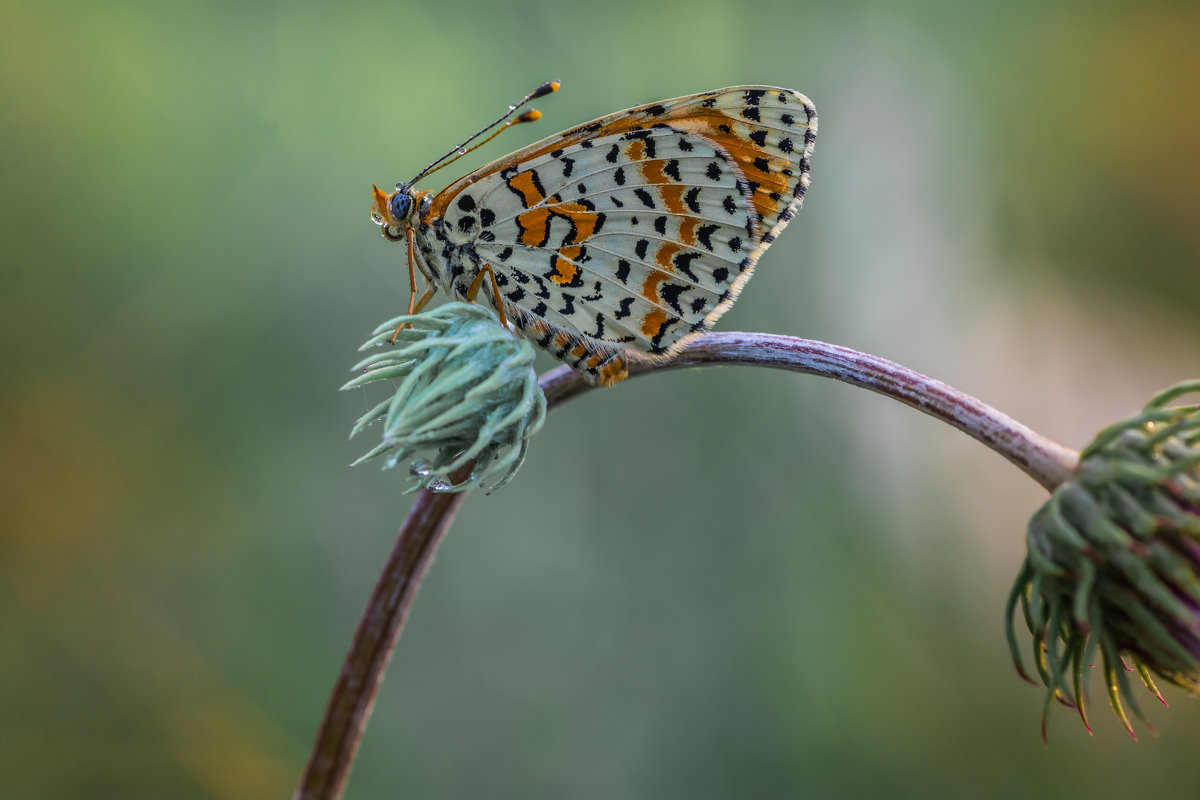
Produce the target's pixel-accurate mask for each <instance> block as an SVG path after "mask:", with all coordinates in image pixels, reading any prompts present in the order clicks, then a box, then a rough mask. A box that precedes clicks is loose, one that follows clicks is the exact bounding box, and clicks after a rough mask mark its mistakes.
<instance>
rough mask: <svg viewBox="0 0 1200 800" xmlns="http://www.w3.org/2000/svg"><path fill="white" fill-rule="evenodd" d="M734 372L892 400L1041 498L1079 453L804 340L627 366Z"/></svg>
mask: <svg viewBox="0 0 1200 800" xmlns="http://www.w3.org/2000/svg"><path fill="white" fill-rule="evenodd" d="M734 365H741V366H750V367H770V368H772V369H784V370H789V371H791V372H804V373H807V374H809V375H820V376H822V377H825V378H832V379H834V380H836V381H841V382H842V383H849V384H851V385H853V386H860V387H862V388H864V389H870V390H871V391H873V392H876V393H878V394H882V395H885V396H887V397H890V398H892V399H893V400H898V401H900V402H901V403H904V404H905V405H906V406H910V407H912V408H915V409H916V410H918V411H922V412H924V413H926V414H928V415H929V416H931V417H935V418H936V419H940V420H942V421H943V422H946V423H949V424H950V425H952V426H953V427H955V428H958V429H959V430H960V431H962V432H963V433H965V434H967V435H968V436H970V437H972V438H973V439H975V440H977V441H979V442H982V443H983V444H985V445H987V446H988V447H989V448H991V449H992V450H994V451H996V452H997V453H999V454H1000V455H1002V456H1004V457H1005V458H1007V459H1008V460H1009V461H1011V462H1012V463H1014V464H1016V465H1017V466H1018V467H1020V468H1021V470H1022V471H1023V472H1024V473H1025V474H1026V475H1028V476H1029V477H1031V478H1033V479H1034V480H1035V481H1037V482H1038V483H1039V484H1041V485H1042V486H1043V487H1044V488H1046V489H1047V490H1049V491H1053V490H1054V489H1055V487H1057V486H1058V485H1059V484H1061V483H1062V482H1063V481H1065V480H1067V479H1068V478H1069V477H1070V476H1071V475H1072V474H1073V473H1074V472H1075V468H1076V467H1077V466H1078V464H1079V454H1078V453H1077V452H1075V451H1074V450H1071V449H1070V448H1067V447H1063V446H1062V445H1060V444H1058V443H1057V442H1054V441H1051V440H1050V439H1047V438H1046V437H1044V436H1042V435H1041V434H1039V433H1036V432H1035V431H1033V430H1031V429H1030V428H1027V427H1026V426H1024V425H1022V424H1021V423H1019V422H1017V421H1016V420H1015V419H1013V418H1012V417H1009V416H1007V415H1006V414H1002V413H1001V412H999V411H997V410H996V409H994V408H992V407H991V406H989V405H987V404H986V403H983V402H981V401H979V400H976V399H975V398H974V397H971V396H970V395H969V394H965V393H964V392H960V391H959V390H958V389H955V388H954V387H953V386H949V385H947V384H945V383H942V382H941V381H938V380H934V379H933V378H930V377H927V376H925V375H922V374H921V373H919V372H915V371H913V370H911V369H909V368H908V367H904V366H901V365H900V364H897V363H895V362H894V361H888V360H887V359H884V358H879V357H877V356H873V355H869V354H867V353H860V352H858V351H857V350H851V349H850V348H848V347H840V346H838V345H835V344H826V343H825V342H817V341H813V340H811V339H797V338H795V337H792V336H776V335H773V334H767V333H709V334H706V335H705V336H701V337H700V338H698V339H696V340H695V341H693V342H691V343H690V344H688V345H687V346H686V347H685V348H684V349H683V351H682V352H680V353H679V354H678V355H677V356H675V357H674V358H672V359H671V360H670V361H666V362H661V363H654V362H650V361H641V362H631V363H630V366H629V375H630V377H633V376H634V375H642V374H645V373H647V372H658V371H660V370H666V369H683V368H687V367H706V366H734ZM541 385H542V390H543V391H544V392H545V393H546V400H547V401H548V404H549V407H550V408H554V407H555V406H556V405H558V404H560V403H564V402H566V401H567V400H570V399H572V398H574V397H577V396H578V395H580V394H582V393H583V392H585V391H587V390H589V389H591V388H593V387H592V386H590V385H589V384H588V383H587V382H586V381H584V380H583V378H582V377H581V376H580V375H579V373H577V372H575V371H574V370H572V369H571V368H570V367H565V366H564V367H558V368H557V369H554V370H551V371H550V372H547V373H546V374H545V375H543V376H542V379H541Z"/></svg>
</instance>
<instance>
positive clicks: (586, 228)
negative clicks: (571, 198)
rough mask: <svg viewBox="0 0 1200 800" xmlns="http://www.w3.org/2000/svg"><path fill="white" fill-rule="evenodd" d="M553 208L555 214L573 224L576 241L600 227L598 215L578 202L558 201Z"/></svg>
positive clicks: (582, 239) (588, 235)
mask: <svg viewBox="0 0 1200 800" xmlns="http://www.w3.org/2000/svg"><path fill="white" fill-rule="evenodd" d="M553 210H554V213H555V214H558V215H559V216H561V217H566V218H567V219H569V220H570V221H571V223H572V224H573V225H574V226H575V239H574V241H576V242H582V241H584V240H586V239H587V238H588V237H590V236H591V235H592V234H593V233H595V232H596V229H597V228H599V227H600V215H599V214H597V213H596V212H595V211H592V210H590V209H589V208H588V207H587V206H585V205H582V204H580V203H559V204H558V205H556V206H554V207H553Z"/></svg>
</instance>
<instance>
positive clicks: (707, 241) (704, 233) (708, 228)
mask: <svg viewBox="0 0 1200 800" xmlns="http://www.w3.org/2000/svg"><path fill="white" fill-rule="evenodd" d="M720 227H721V226H719V225H701V226H700V228H699V229H698V230H697V231H696V238H697V239H699V240H700V244H702V245H704V247H705V249H707V250H708V252H710V253H711V252H712V251H713V246H712V235H713V234H714V233H716V232H717V231H718V230H720Z"/></svg>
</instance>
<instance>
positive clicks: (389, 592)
mask: <svg viewBox="0 0 1200 800" xmlns="http://www.w3.org/2000/svg"><path fill="white" fill-rule="evenodd" d="M721 365H744V366H757V367H769V368H772V369H785V370H790V371H793V372H803V373H808V374H810V375H821V376H824V377H827V378H833V379H834V380H838V381H842V382H843V383H849V384H851V385H853V386H860V387H862V388H864V389H870V390H871V391H873V392H877V393H879V394H882V395H886V396H887V397H891V398H892V399H894V400H898V401H900V402H901V403H904V404H905V405H907V406H911V407H912V408H915V409H917V410H918V411H922V412H924V413H926V414H929V415H930V416H932V417H935V418H937V419H940V420H942V421H943V422H946V423H949V424H950V425H952V426H953V427H955V428H957V429H959V430H960V431H963V432H964V433H966V434H968V435H969V436H971V437H973V438H974V439H976V440H978V441H979V442H982V443H983V444H985V445H987V446H988V447H990V448H991V449H992V450H994V451H996V452H997V453H999V454H1000V455H1002V456H1004V457H1005V458H1007V459H1008V460H1009V461H1011V462H1012V463H1013V464H1016V465H1017V466H1018V467H1020V468H1021V469H1022V470H1023V471H1024V472H1025V474H1027V475H1029V476H1030V477H1031V478H1033V479H1034V480H1035V481H1037V482H1038V483H1039V484H1041V485H1042V486H1043V487H1045V488H1046V489H1048V490H1051V491H1053V489H1054V488H1055V487H1057V486H1058V485H1059V484H1060V483H1062V482H1063V481H1065V480H1067V479H1068V478H1069V477H1070V476H1071V474H1072V473H1073V472H1074V471H1075V468H1076V466H1077V464H1078V461H1079V456H1078V453H1076V452H1075V451H1073V450H1070V449H1069V448H1066V447H1063V446H1062V445H1059V444H1057V443H1055V442H1053V441H1051V440H1049V439H1047V438H1045V437H1043V436H1041V435H1039V434H1037V433H1035V432H1034V431H1032V430H1030V429H1029V428H1027V427H1025V426H1024V425H1022V424H1021V423H1019V422H1017V421H1016V420H1014V419H1012V418H1011V417H1008V416H1006V415H1004V414H1002V413H1000V412H999V411H997V410H996V409H994V408H992V407H991V406H988V405H986V404H985V403H982V402H980V401H979V400H976V399H975V398H973V397H971V396H970V395H967V394H964V393H962V392H960V391H958V390H957V389H955V388H953V387H951V386H948V385H946V384H944V383H942V382H941V381H936V380H934V379H932V378H929V377H926V376H925V375H921V374H920V373H918V372H914V371H913V370H910V369H908V368H907V367H903V366H901V365H899V364H896V363H894V362H892V361H887V360H886V359H882V358H877V357H875V356H872V355H867V354H866V353H859V352H857V351H855V350H851V349H849V348H846V347H839V346H837V345H832V344H826V343H824V342H816V341H811V340H808V339H796V338H793V337H790V336H775V335H770V334H762V333H710V334H707V335H705V336H702V337H700V338H698V339H696V340H695V341H693V342H691V343H690V344H688V345H687V346H686V347H684V349H683V350H682V351H681V352H680V353H679V354H678V355H676V356H675V357H674V358H672V359H671V360H670V361H665V362H657V363H655V362H650V361H637V362H631V363H630V370H629V374H630V377H633V376H635V375H643V374H646V373H648V372H656V371H659V370H667V369H681V368H685V367H703V366H721ZM540 383H541V386H542V390H543V391H544V392H545V394H546V400H547V401H548V404H549V407H550V408H554V407H555V406H558V405H560V404H562V403H565V402H566V401H568V400H571V399H573V398H575V397H578V396H579V395H581V394H583V393H584V392H586V391H588V390H590V389H592V388H594V387H592V386H590V385H589V384H588V383H587V382H586V381H584V379H583V378H582V377H581V376H580V375H579V374H578V373H577V372H575V371H573V370H572V369H570V368H569V367H566V366H562V367H558V368H556V369H553V370H551V371H549V372H547V373H545V374H544V375H542V376H541V379H540ZM471 466H473V465H467V467H465V468H464V470H467V472H460V473H459V474H458V475H457V476H455V478H454V480H455V482H458V481H461V480H464V479H465V478H466V476H467V475H468V474H469V469H470V467H471ZM465 498H466V492H462V493H458V494H436V493H433V492H430V491H427V490H426V491H422V492H421V493H420V494H419V495H418V497H417V501H416V503H415V504H414V505H413V507H412V510H411V511H410V512H409V515H408V518H407V519H406V520H405V522H404V526H403V527H402V528H401V529H400V536H399V539H398V540H397V542H396V546H395V548H393V550H392V553H391V555H390V556H389V558H388V561H387V564H386V565H385V566H384V570H383V574H382V575H381V576H380V578H379V582H378V583H377V584H376V586H375V591H374V592H373V593H372V595H371V599H370V600H369V601H368V602H367V608H366V611H365V612H364V613H363V617H362V619H361V620H360V621H359V624H358V629H357V630H356V631H355V633H354V640H353V642H352V643H351V645H350V650H349V652H348V653H347V654H346V659H345V661H344V662H343V665H342V671H341V675H340V676H339V677H338V680H337V683H336V684H335V685H334V688H333V694H332V695H331V697H330V699H329V705H328V706H327V708H326V710H325V717H324V719H323V720H322V721H321V728H320V730H319V731H318V733H317V740H316V742H315V743H314V744H313V749H312V752H311V754H310V755H309V760H308V765H307V766H306V767H305V771H304V775H303V777H302V778H301V781H300V786H299V788H298V789H297V790H296V794H295V798H297V800H300V799H303V800H317V799H318V798H320V800H336V798H340V797H341V796H342V791H343V790H344V788H345V785H346V779H347V777H348V776H349V774H350V767H351V765H352V764H353V762H354V756H355V753H356V752H357V750H358V743H359V741H360V739H361V738H362V733H363V730H364V728H365V727H366V723H367V718H368V717H369V716H370V713H371V708H372V706H373V705H374V702H375V696H376V694H377V693H378V691H379V685H380V683H381V682H382V680H383V675H384V671H385V670H386V668H387V663H388V659H389V658H390V656H391V652H392V650H393V649H394V648H395V644H396V641H397V639H398V638H399V636H400V629H401V627H402V626H403V625H404V619H405V617H406V616H407V615H408V609H409V607H410V606H411V604H412V600H413V597H414V596H415V595H416V592H417V588H418V586H419V584H420V581H421V578H422V577H423V576H424V574H425V571H426V569H427V568H428V566H429V564H430V562H431V561H432V557H433V552H434V550H435V549H436V548H437V545H438V542H440V541H441V538H442V536H443V535H444V534H445V532H446V529H447V528H448V527H449V526H450V523H451V521H452V520H453V518H454V514H455V512H456V511H457V510H458V507H459V506H460V505H461V504H462V501H463V500H464V499H465Z"/></svg>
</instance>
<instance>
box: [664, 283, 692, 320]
mask: <svg viewBox="0 0 1200 800" xmlns="http://www.w3.org/2000/svg"><path fill="white" fill-rule="evenodd" d="M687 288H689V287H688V286H686V285H685V284H682V283H664V284H662V285H661V286H659V287H658V296H659V297H661V298H662V299H663V300H666V301H667V305H669V306H671V308H673V309H675V312H676V313H678V314H683V309H682V308H680V307H679V295H681V294H683V291H684V290H685V289H687Z"/></svg>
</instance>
